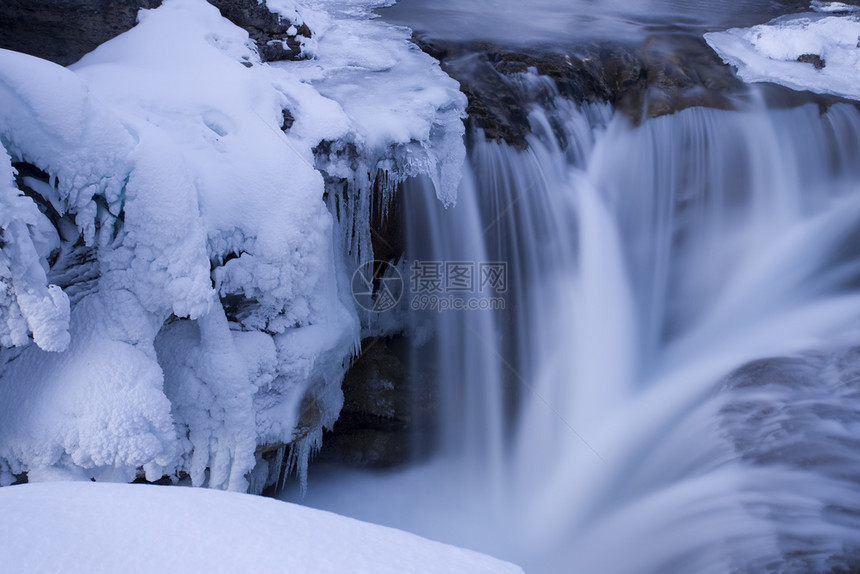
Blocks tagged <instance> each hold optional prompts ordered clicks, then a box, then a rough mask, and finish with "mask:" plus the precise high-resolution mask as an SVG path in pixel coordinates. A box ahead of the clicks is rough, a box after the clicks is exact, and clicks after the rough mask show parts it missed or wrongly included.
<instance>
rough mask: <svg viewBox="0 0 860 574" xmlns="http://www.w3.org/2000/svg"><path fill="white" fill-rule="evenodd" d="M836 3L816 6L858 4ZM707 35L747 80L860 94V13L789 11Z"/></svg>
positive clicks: (830, 8) (816, 6)
mask: <svg viewBox="0 0 860 574" xmlns="http://www.w3.org/2000/svg"><path fill="white" fill-rule="evenodd" d="M837 4H839V3H834V2H829V3H815V2H814V3H813V9H814V10H815V11H817V12H826V13H830V12H837V11H850V10H849V8H856V7H851V6H847V5H841V6H837ZM705 40H706V41H707V42H708V44H709V45H710V46H711V48H713V49H714V51H716V52H717V54H719V56H720V57H721V58H722V59H723V61H724V62H726V63H727V64H730V65H732V66H735V67H736V68H737V70H738V75H739V76H740V77H741V79H743V80H744V81H746V82H773V83H776V84H781V85H783V86H787V87H789V88H792V89H794V90H808V91H810V92H815V93H819V94H833V95H836V96H842V97H845V98H851V99H855V100H856V99H860V48H858V46H860V18H858V17H857V16H856V15H853V14H848V15H841V16H836V15H827V14H808V15H800V16H787V17H783V18H777V19H776V20H773V21H771V22H768V23H767V24H761V25H759V26H753V27H752V28H732V29H730V30H727V31H725V32H712V33H709V34H705ZM812 60H814V61H815V62H816V64H813V63H811V61H812Z"/></svg>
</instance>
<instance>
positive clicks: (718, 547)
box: [306, 100, 860, 574]
mask: <svg viewBox="0 0 860 574" xmlns="http://www.w3.org/2000/svg"><path fill="white" fill-rule="evenodd" d="M530 121H531V124H532V135H530V136H529V139H528V144H529V145H528V148H527V149H526V150H525V151H517V150H515V149H513V148H511V147H508V146H507V145H505V144H503V143H495V142H487V141H485V139H484V137H483V134H482V133H481V132H480V130H478V131H477V132H476V133H473V134H471V140H470V156H469V161H468V166H467V169H466V173H465V174H464V178H463V183H462V185H461V189H460V196H459V200H458V204H457V206H456V207H455V208H453V209H448V210H445V209H444V208H442V207H441V206H440V205H438V202H437V201H436V200H435V198H434V196H433V193H432V190H431V189H430V186H429V185H428V184H426V183H422V182H413V184H412V185H411V186H408V188H407V189H405V190H404V199H405V200H406V203H407V208H406V211H407V229H408V230H409V232H410V242H409V252H408V255H409V256H410V258H412V259H415V260H421V261H439V262H446V261H459V262H464V261H466V262H483V261H497V262H505V263H506V264H507V275H508V276H507V279H508V285H507V291H506V293H505V294H504V309H500V310H495V311H486V310H485V311H444V312H435V311H422V312H416V313H415V314H414V322H415V329H416V331H426V329H427V327H428V325H429V324H432V330H433V332H434V333H435V335H434V339H433V343H431V344H429V345H427V346H426V347H425V348H424V349H423V351H419V352H418V353H419V355H420V356H419V357H417V358H416V364H418V365H419V366H420V365H425V366H426V365H427V364H430V365H432V366H433V367H434V368H435V372H436V375H437V380H438V395H439V415H438V421H437V422H438V426H439V428H440V436H439V440H438V448H437V450H436V452H435V454H434V457H433V458H432V460H431V462H429V463H426V464H424V465H421V466H416V467H413V468H411V469H408V470H406V471H403V472H400V473H396V474H390V475H381V476H372V477H368V476H366V475H352V476H345V475H344V474H343V473H341V474H339V475H338V477H337V478H332V479H328V480H321V481H319V482H317V483H316V484H314V481H313V479H312V481H311V482H312V484H311V487H310V494H309V497H308V499H307V501H306V502H307V503H308V504H311V505H314V506H320V507H324V508H328V509H331V510H335V511H338V512H342V513H346V514H351V515H354V516H356V517H359V518H362V519H366V520H371V521H377V522H382V523H385V524H389V525H392V526H396V527H400V528H405V529H408V530H412V531H414V532H417V533H419V534H422V535H426V536H430V537H434V538H437V539H441V540H444V541H448V542H452V543H455V544H459V545H463V546H468V547H472V548H475V549H478V550H482V551H486V552H489V553H492V554H495V555H498V556H500V557H504V558H508V559H511V560H513V561H515V562H517V563H520V564H522V565H523V566H524V567H525V568H526V570H527V571H533V572H601V573H611V572H617V573H636V574H641V573H650V572H654V573H665V572H673V573H674V572H679V573H686V572H689V573H703V572H809V571H812V572H848V571H852V570H851V568H857V567H858V563H857V560H858V557H860V503H856V502H852V501H858V500H860V441H858V439H857V438H856V437H857V436H858V434H857V431H858V430H860V414H858V412H860V408H858V407H860V402H858V399H860V356H858V353H857V352H856V351H853V350H852V349H853V348H854V347H855V346H857V345H860V328H858V327H860V289H858V288H860V161H858V160H860V112H858V110H857V109H856V108H855V107H853V106H850V105H845V104H840V105H834V106H831V107H830V108H829V109H827V110H826V111H823V110H820V109H819V107H818V106H817V105H808V106H804V107H799V108H794V109H786V110H768V109H766V108H765V107H764V106H763V105H757V104H754V103H753V104H749V105H748V106H747V109H744V110H739V111H719V110H712V109H704V108H691V109H687V110H684V111H681V112H678V113H675V114H673V115H669V116H664V117H660V118H655V119H650V120H647V121H644V122H643V123H642V124H641V125H639V126H633V125H631V124H630V123H629V121H628V120H627V119H626V118H625V117H623V116H622V115H620V114H619V115H613V114H612V112H611V109H610V108H609V107H608V106H595V105H586V106H583V107H576V106H573V105H572V104H570V103H568V102H564V101H562V100H557V101H556V102H554V103H553V105H552V106H550V108H549V109H543V108H539V107H536V108H535V109H534V111H533V112H532V114H531V117H530ZM559 142H564V145H562V144H560V143H559ZM489 295H490V294H489V293H486V292H483V293H477V294H473V295H472V297H478V298H480V297H487V296H489ZM840 568H841V570H840Z"/></svg>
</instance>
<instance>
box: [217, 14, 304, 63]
mask: <svg viewBox="0 0 860 574" xmlns="http://www.w3.org/2000/svg"><path fill="white" fill-rule="evenodd" d="M209 3H210V4H212V5H214V6H215V7H217V8H218V10H220V11H221V15H222V16H224V17H225V18H227V19H228V20H230V21H231V22H233V23H234V24H236V25H237V26H241V27H242V28H244V29H245V30H247V31H248V35H249V36H250V37H251V39H252V40H254V42H256V44H257V51H258V52H259V53H260V57H261V58H262V59H263V61H264V62H267V61H277V60H299V59H301V58H302V53H301V39H302V38H310V37H311V31H310V29H309V28H308V27H307V25H306V24H304V23H298V24H294V23H293V22H290V21H289V20H288V19H286V18H283V17H281V16H279V15H278V14H274V13H273V12H271V11H269V8H268V6H266V3H265V2H260V3H257V0H209Z"/></svg>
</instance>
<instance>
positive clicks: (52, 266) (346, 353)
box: [0, 0, 465, 490]
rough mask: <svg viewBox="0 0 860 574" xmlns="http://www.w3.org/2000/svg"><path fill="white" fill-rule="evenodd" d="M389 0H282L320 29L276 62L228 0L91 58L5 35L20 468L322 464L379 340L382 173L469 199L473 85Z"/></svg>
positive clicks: (204, 477) (5, 254) (3, 168)
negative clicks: (461, 80) (33, 53)
mask: <svg viewBox="0 0 860 574" xmlns="http://www.w3.org/2000/svg"><path fill="white" fill-rule="evenodd" d="M372 6H373V4H372V3H367V4H366V5H361V6H359V5H356V3H354V2H346V3H343V4H342V5H340V4H338V3H335V2H317V3H313V2H307V3H298V2H292V1H288V0H277V1H275V0H272V2H271V7H272V8H273V9H274V10H277V11H280V12H281V13H283V14H287V15H289V16H290V17H291V20H292V21H294V22H296V21H300V20H301V21H304V22H306V23H308V25H309V26H311V27H312V29H313V30H314V38H313V40H310V39H309V40H308V41H307V42H305V44H304V46H303V55H304V56H305V59H304V60H301V61H297V62H288V63H279V64H272V65H268V64H262V63H261V62H260V59H259V56H258V54H257V53H256V50H255V48H254V46H253V43H251V42H250V41H249V39H248V35H247V33H246V32H245V31H244V30H242V29H240V28H238V27H237V26H235V25H233V24H232V23H231V22H229V21H228V20H226V19H224V18H222V17H221V15H220V13H219V12H218V10H217V9H216V8H214V7H213V6H211V5H209V4H208V3H206V2H205V1H204V0H166V1H165V2H164V4H163V5H162V6H161V7H160V8H157V9H154V10H142V11H141V13H140V15H139V24H138V25H137V26H136V27H135V28H133V29H132V30H130V31H128V32H127V33H125V34H123V35H121V36H119V37H117V38H115V39H113V40H111V41H109V42H107V43H105V44H104V45H102V46H100V47H99V48H98V49H96V50H95V51H94V52H92V53H90V54H88V55H87V56H85V57H84V58H83V59H81V60H80V61H79V62H77V63H76V64H74V65H73V66H70V67H69V68H62V67H60V66H57V65H55V64H52V63H49V62H47V61H43V60H39V59H37V58H33V57H30V56H26V55H23V54H19V53H15V52H10V51H5V50H0V145H2V147H0V205H2V211H0V223H2V237H0V238H2V243H0V246H2V250H0V287H2V289H0V319H2V321H0V345H2V347H3V348H2V350H0V365H2V366H0V405H2V407H0V483H2V484H8V483H10V482H12V481H13V480H14V476H15V475H19V474H21V473H24V472H26V473H28V476H29V479H30V480H31V481H38V480H43V479H52V478H57V477H69V478H78V479H82V478H91V477H94V478H97V479H111V480H130V479H133V478H134V477H135V476H136V475H138V474H140V472H141V470H142V471H143V472H145V474H146V476H147V478H149V479H156V478H160V477H161V476H162V475H164V474H167V475H171V476H176V475H177V474H178V473H180V472H187V473H188V474H189V475H190V477H191V480H192V482H193V484H195V485H204V484H205V485H208V486H211V487H215V488H228V489H232V490H245V489H246V488H248V486H249V480H250V481H251V487H252V488H253V489H256V490H259V489H260V488H262V487H263V486H264V485H265V484H266V483H267V482H270V481H271V480H272V476H273V475H276V474H277V471H279V470H280V468H279V467H280V464H279V461H280V457H282V456H283V448H282V449H281V451H280V453H279V454H280V457H277V458H276V461H277V462H278V464H276V465H275V466H277V467H278V468H274V469H271V470H273V471H276V472H274V473H273V472H270V471H269V469H268V467H267V463H266V461H264V460H263V459H262V456H261V453H262V451H263V450H264V449H265V448H271V447H273V446H275V447H276V446H278V445H283V444H288V443H293V454H292V457H293V462H294V463H295V464H296V465H297V466H298V468H299V470H300V471H301V470H302V469H303V467H304V465H306V461H307V456H308V455H309V453H310V451H311V450H312V449H313V448H315V447H317V446H318V445H319V441H320V440H321V427H322V426H330V425H331V424H333V423H334V420H335V419H336V418H337V416H338V413H339V410H340V406H341V403H342V395H341V392H340V382H341V378H342V376H343V371H344V368H345V366H346V365H347V364H348V361H349V358H350V356H351V355H352V353H354V351H355V350H356V348H357V346H358V341H359V337H360V333H361V323H360V320H359V317H358V315H357V313H356V310H355V308H354V304H353V303H352V301H351V299H350V298H349V296H348V292H347V290H348V279H347V272H348V268H349V266H350V265H354V264H356V263H359V262H361V261H365V260H369V259H371V258H372V249H370V242H369V236H370V233H369V224H370V212H369V210H370V205H371V201H370V199H369V196H370V193H371V190H372V186H373V182H374V180H375V179H376V178H377V177H380V178H384V179H385V180H386V181H388V182H389V184H388V186H387V188H386V189H388V190H389V191H390V190H392V189H393V185H394V183H396V182H397V181H399V180H402V179H404V178H406V177H409V176H413V175H417V174H419V173H424V174H427V175H429V176H430V177H431V178H433V179H434V181H436V183H437V192H438V195H439V198H440V199H441V200H442V201H443V202H445V203H453V202H454V200H455V193H456V188H457V183H458V181H457V176H456V175H455V174H458V173H459V172H460V169H459V168H460V165H459V164H460V163H461V162H462V161H463V157H464V155H465V152H464V149H463V144H462V133H463V125H462V121H461V117H462V116H463V114H464V108H465V102H464V98H463V96H462V95H461V94H460V93H459V92H458V91H457V88H458V86H457V84H456V82H454V81H453V80H451V79H449V78H448V77H447V76H445V75H444V74H443V73H442V72H441V70H440V69H439V67H438V65H437V64H436V63H435V62H434V61H433V60H432V59H431V58H430V57H429V56H426V55H424V54H422V53H421V52H420V51H418V50H417V49H416V48H415V47H414V46H412V45H411V44H410V43H409V34H408V30H405V29H401V28H396V27H392V26H389V25H386V24H382V23H381V22H377V21H374V20H373V19H372V18H371V14H370V12H369V8H371V7H372ZM287 116H289V117H291V118H294V122H293V123H292V125H291V126H289V125H287V122H286V119H285V118H286V117H287ZM16 171H17V177H16ZM340 183H343V184H344V185H346V187H347V191H348V193H349V199H348V202H347V203H348V205H349V211H348V212H345V211H344V210H343V209H342V207H339V206H337V205H334V204H333V203H332V200H331V199H330V200H329V205H327V204H326V202H325V201H324V199H323V198H324V194H325V192H326V186H327V185H329V186H331V185H335V184H340ZM329 195H332V196H334V195H337V196H340V194H339V193H331V194H329ZM356 206H358V207H356ZM332 211H334V213H335V215H336V216H337V217H333V216H332ZM359 244H361V248H360V249H359V248H358V247H359ZM31 342H32V343H34V344H30V343H31ZM255 467H256V469H255Z"/></svg>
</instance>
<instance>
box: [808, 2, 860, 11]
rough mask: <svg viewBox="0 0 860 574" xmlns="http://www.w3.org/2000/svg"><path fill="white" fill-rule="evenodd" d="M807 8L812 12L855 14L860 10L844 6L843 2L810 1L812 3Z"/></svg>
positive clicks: (857, 7) (859, 8) (849, 5)
mask: <svg viewBox="0 0 860 574" xmlns="http://www.w3.org/2000/svg"><path fill="white" fill-rule="evenodd" d="M809 7H810V8H811V9H812V10H813V11H814V12H830V13H834V12H857V11H858V10H860V6H852V5H851V4H845V3H844V2H820V1H819V0H812V3H811V4H810V5H809Z"/></svg>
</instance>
